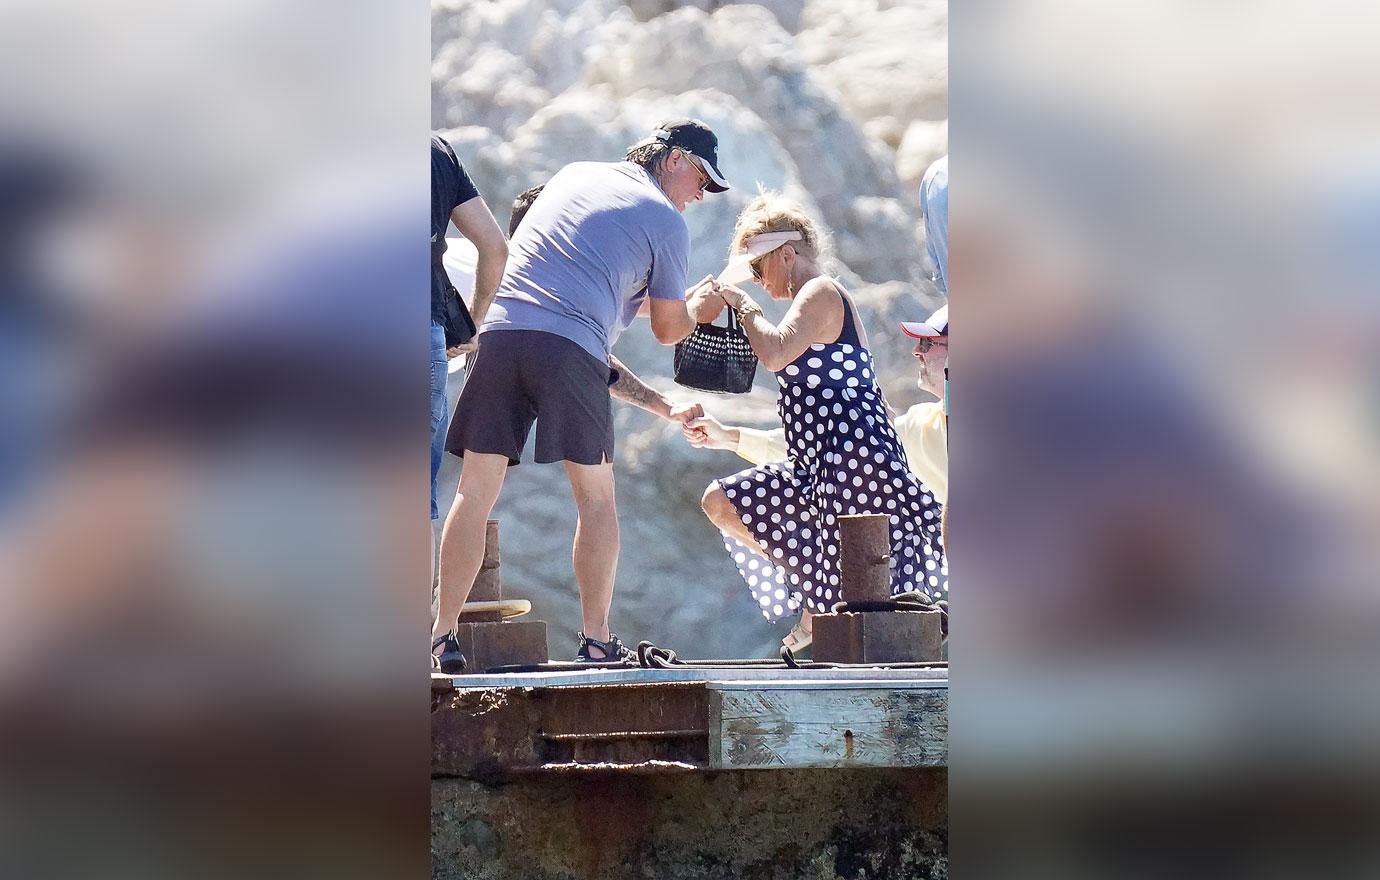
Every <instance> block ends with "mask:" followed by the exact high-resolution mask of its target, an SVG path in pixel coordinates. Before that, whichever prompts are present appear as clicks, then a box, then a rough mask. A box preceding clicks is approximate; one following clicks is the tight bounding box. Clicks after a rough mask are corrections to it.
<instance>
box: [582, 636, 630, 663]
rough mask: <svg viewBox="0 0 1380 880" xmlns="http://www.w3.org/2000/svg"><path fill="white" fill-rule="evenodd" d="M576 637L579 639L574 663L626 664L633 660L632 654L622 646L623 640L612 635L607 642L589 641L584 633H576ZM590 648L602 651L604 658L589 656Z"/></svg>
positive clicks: (625, 646) (626, 647)
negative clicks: (578, 648) (578, 647)
mask: <svg viewBox="0 0 1380 880" xmlns="http://www.w3.org/2000/svg"><path fill="white" fill-rule="evenodd" d="M576 635H577V636H579V638H580V650H579V652H578V653H577V654H576V655H575V662H576V663H627V662H628V661H629V660H632V659H633V652H632V651H630V650H628V646H627V645H624V644H623V640H622V639H620V638H618V636H616V635H614V634H613V633H609V640H608V641H607V642H601V641H599V640H598V639H591V638H590V637H589V636H587V635H585V634H584V633H576ZM590 648H597V649H599V650H600V651H603V652H604V656H602V657H592V656H590V653H589V649H590Z"/></svg>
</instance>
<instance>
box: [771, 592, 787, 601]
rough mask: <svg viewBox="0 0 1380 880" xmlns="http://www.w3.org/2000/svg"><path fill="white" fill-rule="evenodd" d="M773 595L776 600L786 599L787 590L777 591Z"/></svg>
mask: <svg viewBox="0 0 1380 880" xmlns="http://www.w3.org/2000/svg"><path fill="white" fill-rule="evenodd" d="M772 595H774V596H776V598H778V599H784V598H786V591H785V590H777V591H776V592H775V593H773V594H772Z"/></svg>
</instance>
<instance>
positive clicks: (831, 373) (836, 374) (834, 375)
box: [829, 369, 843, 381]
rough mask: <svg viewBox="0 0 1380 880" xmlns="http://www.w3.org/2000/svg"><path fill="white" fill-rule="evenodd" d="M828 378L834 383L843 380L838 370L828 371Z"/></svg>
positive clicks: (841, 373) (840, 371)
mask: <svg viewBox="0 0 1380 880" xmlns="http://www.w3.org/2000/svg"><path fill="white" fill-rule="evenodd" d="M829 378H830V379H833V380H834V381H838V380H839V379H842V378H843V371H842V370H838V369H834V370H830V371H829Z"/></svg>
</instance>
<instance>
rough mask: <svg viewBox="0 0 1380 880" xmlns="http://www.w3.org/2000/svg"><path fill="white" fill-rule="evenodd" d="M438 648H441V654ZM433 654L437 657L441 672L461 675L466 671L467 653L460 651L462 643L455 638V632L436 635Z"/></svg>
mask: <svg viewBox="0 0 1380 880" xmlns="http://www.w3.org/2000/svg"><path fill="white" fill-rule="evenodd" d="M437 648H440V649H441V653H440V654H439V655H438V654H437V653H436V649H437ZM431 656H433V657H435V658H436V660H437V661H438V665H440V667H441V672H442V673H444V674H446V675H459V674H460V673H462V672H464V671H465V655H464V654H461V653H460V643H459V642H457V641H456V640H455V633H453V632H448V633H446V634H445V635H442V636H437V637H436V639H435V640H434V641H433V642H432V643H431Z"/></svg>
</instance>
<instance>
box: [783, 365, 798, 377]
mask: <svg viewBox="0 0 1380 880" xmlns="http://www.w3.org/2000/svg"><path fill="white" fill-rule="evenodd" d="M786 375H787V376H799V375H800V367H797V366H796V365H795V364H787V365H786Z"/></svg>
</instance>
